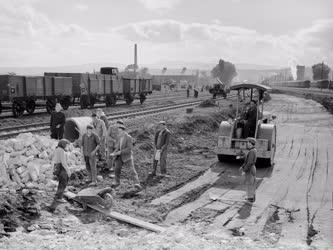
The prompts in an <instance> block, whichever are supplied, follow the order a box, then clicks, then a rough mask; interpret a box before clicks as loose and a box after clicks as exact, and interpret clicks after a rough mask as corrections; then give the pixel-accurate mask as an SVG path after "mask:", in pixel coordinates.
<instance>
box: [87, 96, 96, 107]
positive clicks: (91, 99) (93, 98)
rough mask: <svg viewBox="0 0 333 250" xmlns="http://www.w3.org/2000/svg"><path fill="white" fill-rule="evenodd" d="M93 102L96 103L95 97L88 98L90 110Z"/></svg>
mask: <svg viewBox="0 0 333 250" xmlns="http://www.w3.org/2000/svg"><path fill="white" fill-rule="evenodd" d="M95 102H96V99H95V97H93V96H90V103H89V107H90V108H93V107H94V105H95Z"/></svg>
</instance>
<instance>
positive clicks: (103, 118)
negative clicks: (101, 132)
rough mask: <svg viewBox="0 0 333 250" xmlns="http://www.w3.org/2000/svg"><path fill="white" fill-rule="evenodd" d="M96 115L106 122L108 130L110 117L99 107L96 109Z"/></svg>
mask: <svg viewBox="0 0 333 250" xmlns="http://www.w3.org/2000/svg"><path fill="white" fill-rule="evenodd" d="M96 115H97V117H98V118H99V119H101V120H102V121H103V122H104V124H105V127H106V130H107V129H108V128H109V120H108V118H107V117H106V115H105V113H104V111H103V109H101V108H98V109H97V110H96Z"/></svg>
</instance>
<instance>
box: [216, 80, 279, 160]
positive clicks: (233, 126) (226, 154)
mask: <svg viewBox="0 0 333 250" xmlns="http://www.w3.org/2000/svg"><path fill="white" fill-rule="evenodd" d="M269 89H270V88H269V87H267V86H265V85H261V84H248V83H240V84H236V85H233V86H231V87H230V90H231V91H232V90H236V91H237V92H238V94H237V111H236V119H235V120H233V121H222V122H221V124H220V128H219V133H218V146H217V150H216V153H217V157H218V159H219V161H221V162H223V161H225V160H227V159H230V158H234V157H236V158H238V157H240V156H243V155H244V154H245V153H247V151H248V150H247V147H246V145H247V139H246V138H244V137H243V136H242V134H243V133H242V132H243V130H244V127H242V123H241V119H240V117H239V113H240V111H239V103H240V101H241V100H240V92H241V91H243V93H244V91H247V92H250V95H249V97H250V101H252V100H254V101H256V111H257V115H256V118H255V119H256V125H255V131H253V133H254V134H252V135H250V136H251V137H254V138H256V140H257V143H256V149H257V156H258V160H257V163H258V164H260V165H265V166H272V165H273V163H274V156H275V151H276V125H275V124H274V123H272V120H274V119H275V116H272V115H271V114H269V113H264V111H263V107H264V105H263V97H264V93H265V92H266V91H267V90H269ZM256 99H257V100H256Z"/></svg>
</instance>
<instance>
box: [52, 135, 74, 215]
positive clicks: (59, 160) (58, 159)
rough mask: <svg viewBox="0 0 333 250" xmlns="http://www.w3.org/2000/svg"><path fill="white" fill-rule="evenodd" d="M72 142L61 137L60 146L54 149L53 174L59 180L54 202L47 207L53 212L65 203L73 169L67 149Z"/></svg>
mask: <svg viewBox="0 0 333 250" xmlns="http://www.w3.org/2000/svg"><path fill="white" fill-rule="evenodd" d="M69 144H70V142H69V141H68V140H66V139H61V140H60V141H59V142H58V146H57V147H56V148H55V150H54V155H53V162H54V167H53V174H54V176H55V177H56V178H57V180H58V182H59V183H58V187H57V192H56V194H55V196H54V199H53V202H52V204H51V205H50V206H48V207H47V208H46V209H47V210H48V211H49V212H51V213H53V212H54V211H55V209H56V207H57V206H58V204H59V203H65V202H66V201H65V200H64V199H63V195H64V192H65V189H66V186H67V184H68V180H69V177H70V176H71V171H70V170H69V167H68V163H67V158H66V154H65V151H66V149H67V146H68V145H69Z"/></svg>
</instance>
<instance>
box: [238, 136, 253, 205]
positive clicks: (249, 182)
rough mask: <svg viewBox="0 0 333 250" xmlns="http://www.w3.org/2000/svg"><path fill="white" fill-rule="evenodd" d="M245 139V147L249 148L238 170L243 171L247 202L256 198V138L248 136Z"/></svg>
mask: <svg viewBox="0 0 333 250" xmlns="http://www.w3.org/2000/svg"><path fill="white" fill-rule="evenodd" d="M247 140H248V141H247V148H248V149H249V152H248V153H247V155H246V157H245V161H244V163H243V165H242V166H241V167H240V169H239V170H240V171H241V172H244V175H245V181H244V183H245V185H246V196H247V198H246V199H247V200H248V201H249V202H254V201H255V200H256V166H255V163H256V161H257V150H256V148H255V145H256V139H255V138H253V137H248V138H247Z"/></svg>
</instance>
